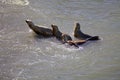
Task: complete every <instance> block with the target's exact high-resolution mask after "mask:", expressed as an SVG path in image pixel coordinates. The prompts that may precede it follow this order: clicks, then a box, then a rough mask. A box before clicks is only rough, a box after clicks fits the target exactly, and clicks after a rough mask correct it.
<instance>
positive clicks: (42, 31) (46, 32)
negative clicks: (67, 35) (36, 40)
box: [25, 20, 53, 37]
mask: <svg viewBox="0 0 120 80" xmlns="http://www.w3.org/2000/svg"><path fill="white" fill-rule="evenodd" d="M25 22H26V23H27V24H28V26H29V27H30V28H31V29H32V30H33V31H34V32H35V33H36V34H38V35H42V36H44V37H52V36H53V31H52V29H49V28H47V27H42V26H41V27H40V26H37V25H35V24H34V23H33V22H32V21H31V20H25Z"/></svg>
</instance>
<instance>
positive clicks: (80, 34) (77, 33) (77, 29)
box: [74, 23, 100, 41]
mask: <svg viewBox="0 0 120 80" xmlns="http://www.w3.org/2000/svg"><path fill="white" fill-rule="evenodd" d="M74 36H75V37H76V38H79V39H81V40H91V41H92V40H100V38H99V36H90V35H88V34H85V33H83V32H82V31H81V29H80V24H79V23H76V25H75V29H74Z"/></svg>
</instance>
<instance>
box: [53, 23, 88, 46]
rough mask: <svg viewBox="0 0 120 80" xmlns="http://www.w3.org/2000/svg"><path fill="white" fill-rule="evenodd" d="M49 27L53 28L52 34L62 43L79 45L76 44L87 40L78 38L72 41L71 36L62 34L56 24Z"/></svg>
mask: <svg viewBox="0 0 120 80" xmlns="http://www.w3.org/2000/svg"><path fill="white" fill-rule="evenodd" d="M51 27H52V28H53V35H54V36H55V37H56V38H57V39H58V40H60V41H61V42H62V43H68V44H69V45H71V46H72V45H74V46H75V47H79V46H78V45H81V44H83V43H85V42H86V41H87V40H79V41H73V40H72V38H71V36H70V35H68V34H64V33H62V32H61V31H60V30H59V29H58V26H57V25H53V24H52V25H51Z"/></svg>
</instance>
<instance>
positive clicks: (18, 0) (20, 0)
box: [2, 0, 29, 6]
mask: <svg viewBox="0 0 120 80" xmlns="http://www.w3.org/2000/svg"><path fill="white" fill-rule="evenodd" d="M2 3H5V4H15V5H21V6H25V5H28V4H29V1H28V0H2Z"/></svg>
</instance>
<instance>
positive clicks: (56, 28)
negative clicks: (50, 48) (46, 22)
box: [51, 24, 61, 35]
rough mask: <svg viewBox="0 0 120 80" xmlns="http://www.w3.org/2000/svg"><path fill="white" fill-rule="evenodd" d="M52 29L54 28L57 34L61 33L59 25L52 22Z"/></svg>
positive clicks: (54, 32)
mask: <svg viewBox="0 0 120 80" xmlns="http://www.w3.org/2000/svg"><path fill="white" fill-rule="evenodd" d="M51 27H52V29H53V35H55V34H57V33H61V32H60V31H59V29H58V26H57V25H54V24H52V25H51Z"/></svg>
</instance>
